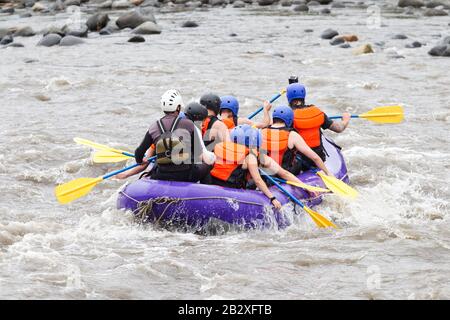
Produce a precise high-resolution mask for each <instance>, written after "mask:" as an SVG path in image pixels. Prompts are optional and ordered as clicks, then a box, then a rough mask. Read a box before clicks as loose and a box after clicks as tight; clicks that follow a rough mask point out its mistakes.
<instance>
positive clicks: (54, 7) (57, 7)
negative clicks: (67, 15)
mask: <svg viewBox="0 0 450 320" xmlns="http://www.w3.org/2000/svg"><path fill="white" fill-rule="evenodd" d="M50 9H52V10H53V11H63V10H66V6H65V5H64V3H62V1H61V0H56V2H55V3H54V4H52V5H51V7H50Z"/></svg>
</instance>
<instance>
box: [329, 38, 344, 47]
mask: <svg viewBox="0 0 450 320" xmlns="http://www.w3.org/2000/svg"><path fill="white" fill-rule="evenodd" d="M344 42H345V40H344V38H343V37H334V38H333V39H331V40H330V44H331V45H332V46H337V45H338V44H343V43H344Z"/></svg>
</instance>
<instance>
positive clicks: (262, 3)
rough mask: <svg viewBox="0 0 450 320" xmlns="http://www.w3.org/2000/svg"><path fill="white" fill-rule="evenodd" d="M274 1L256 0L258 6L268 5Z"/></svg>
mask: <svg viewBox="0 0 450 320" xmlns="http://www.w3.org/2000/svg"><path fill="white" fill-rule="evenodd" d="M274 3H275V0H258V4H259V5H260V6H270V5H272V4H274Z"/></svg>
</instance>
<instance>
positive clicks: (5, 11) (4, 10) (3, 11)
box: [0, 8, 15, 14]
mask: <svg viewBox="0 0 450 320" xmlns="http://www.w3.org/2000/svg"><path fill="white" fill-rule="evenodd" d="M14 12H15V10H14V8H5V9H2V10H0V13H9V14H14Z"/></svg>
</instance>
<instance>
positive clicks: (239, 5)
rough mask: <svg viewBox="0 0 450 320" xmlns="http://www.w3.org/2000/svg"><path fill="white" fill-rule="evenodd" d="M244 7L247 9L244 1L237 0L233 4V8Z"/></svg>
mask: <svg viewBox="0 0 450 320" xmlns="http://www.w3.org/2000/svg"><path fill="white" fill-rule="evenodd" d="M244 7H245V3H244V1H241V0H237V1H235V2H234V3H233V8H244Z"/></svg>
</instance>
